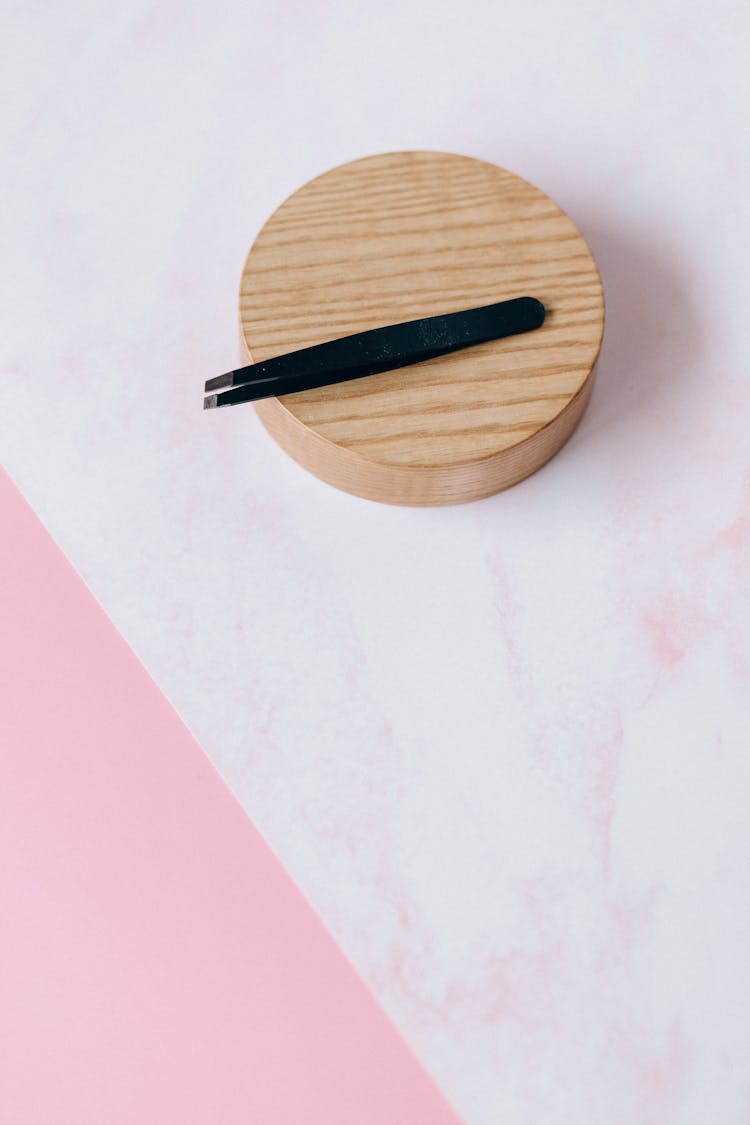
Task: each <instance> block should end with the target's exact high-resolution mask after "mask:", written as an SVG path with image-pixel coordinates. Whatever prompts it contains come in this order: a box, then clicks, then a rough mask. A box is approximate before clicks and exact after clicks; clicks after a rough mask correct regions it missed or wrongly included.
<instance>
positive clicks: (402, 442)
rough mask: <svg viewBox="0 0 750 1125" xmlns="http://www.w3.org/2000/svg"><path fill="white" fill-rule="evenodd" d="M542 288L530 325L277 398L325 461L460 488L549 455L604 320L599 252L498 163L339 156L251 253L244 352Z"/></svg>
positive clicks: (288, 346)
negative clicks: (341, 160) (539, 318)
mask: <svg viewBox="0 0 750 1125" xmlns="http://www.w3.org/2000/svg"><path fill="white" fill-rule="evenodd" d="M522 296H532V297H537V298H538V299H539V300H540V301H542V302H543V303H544V305H545V307H546V310H547V316H546V320H545V322H544V325H543V326H542V327H541V328H540V329H537V330H536V331H534V332H531V333H527V334H524V335H520V336H513V337H508V338H505V339H501V340H496V341H493V342H491V343H487V344H481V345H478V346H476V347H473V348H469V349H467V350H466V351H459V352H454V353H453V354H451V355H447V356H442V357H439V358H437V359H432V360H429V361H427V362H424V363H420V364H416V365H414V366H411V367H405V368H401V369H399V370H395V371H388V372H384V373H381V374H378V375H371V376H367V377H366V378H364V379H354V380H350V381H348V382H346V383H339V384H337V385H335V386H331V387H322V388H319V389H317V390H310V391H301V392H298V393H296V394H289V395H284V396H283V397H281V398H271V399H264V400H261V401H260V402H258V403H256V410H257V412H258V414H259V415H260V418H261V419H262V421H263V423H264V425H265V426H266V428H267V429H268V430H269V432H270V433H271V435H272V436H273V437H274V438H275V439H276V441H277V442H278V443H279V444H280V445H281V446H282V447H283V448H284V449H285V450H286V451H287V453H289V454H290V455H291V456H292V457H293V458H294V459H295V460H296V461H298V462H299V463H300V464H301V465H303V466H304V467H305V468H307V469H309V470H310V471H311V472H312V473H315V474H316V476H318V477H321V478H322V479H323V480H326V481H328V482H329V483H330V484H333V485H336V486H337V487H338V488H341V489H344V490H345V491H347V492H352V493H354V494H355V495H358V496H364V497H367V498H368V499H372V500H380V501H385V502H387V503H391V504H414V505H423V504H451V503H458V502H461V501H465V500H474V499H477V498H479V497H481V496H489V495H490V494H492V493H494V492H497V491H499V490H500V489H502V488H506V487H508V486H509V485H511V484H515V483H516V482H517V481H519V480H521V479H523V478H524V477H526V476H528V475H529V474H530V473H532V472H534V470H535V469H538V468H539V467H540V465H542V464H544V462H545V461H547V460H549V458H550V457H552V456H553V454H554V453H556V452H557V451H558V449H560V447H561V446H562V445H563V444H564V443H565V441H566V440H567V439H568V437H569V436H570V434H571V433H572V432H573V430H574V428H575V426H576V424H577V422H578V421H579V419H580V417H581V415H582V414H583V411H584V409H585V407H586V403H587V401H588V397H589V394H590V392H591V386H592V382H593V372H594V366H595V364H596V360H597V356H598V354H599V348H600V345H601V339H602V332H603V327H604V299H603V293H602V286H601V281H600V279H599V274H598V271H597V268H596V264H595V262H594V259H593V257H592V255H591V251H590V250H589V248H588V246H587V245H586V242H585V240H584V238H583V236H582V235H581V234H580V232H579V231H578V229H577V228H576V227H575V225H574V224H573V223H572V222H571V220H570V219H569V218H568V216H567V215H566V214H565V212H564V211H562V210H561V209H560V208H559V207H558V206H557V204H556V203H554V202H553V201H552V200H551V199H550V198H549V197H548V196H546V195H544V193H543V192H541V191H539V190H538V188H535V187H533V186H532V185H531V184H529V183H527V182H526V181H525V180H522V179H520V178H519V177H518V176H515V175H514V174H513V173H511V172H507V171H505V170H504V169H503V168H499V167H497V166H495V165H493V164H487V163H485V162H484V161H481V160H475V159H472V158H470V157H466V156H456V155H452V154H449V153H441V152H395V153H384V154H381V155H378V156H369V157H365V158H364V159H361V160H355V161H353V162H352V163H350V164H343V165H341V166H340V167H337V168H333V169H332V170H331V171H330V172H326V173H324V174H323V175H322V176H318V177H317V178H316V179H314V180H311V181H310V182H309V183H307V184H305V185H304V187H301V188H300V189H299V190H298V191H296V192H295V193H294V194H293V195H291V196H290V197H289V198H288V199H287V200H285V202H284V203H282V204H281V206H280V207H279V208H278V209H277V210H276V211H275V212H274V214H273V215H272V216H271V217H270V219H269V220H268V222H267V223H266V224H265V226H264V227H263V229H262V230H261V232H260V234H259V235H258V237H257V238H256V240H255V243H254V244H253V247H252V249H251V250H250V253H249V254H248V256H247V260H246V262H245V267H244V270H243V273H242V284H241V290H240V340H241V349H242V355H243V362H258V361H261V360H265V359H269V358H271V357H272V356H275V355H279V354H281V353H283V352H287V351H293V350H296V349H298V348H304V347H307V346H309V345H311V344H318V343H322V342H323V341H325V340H330V339H333V338H335V337H338V336H346V335H349V334H350V333H354V332H360V331H363V330H364V329H368V328H377V327H379V326H381V325H386V324H395V323H397V322H399V321H405V320H414V319H416V318H418V317H424V316H434V315H436V314H439V313H449V312H455V311H456V310H458V309H466V308H471V307H474V306H478V305H485V304H492V303H493V302H496V301H502V300H505V299H508V298H511V297H522Z"/></svg>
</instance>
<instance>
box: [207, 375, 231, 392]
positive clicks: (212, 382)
mask: <svg viewBox="0 0 750 1125" xmlns="http://www.w3.org/2000/svg"><path fill="white" fill-rule="evenodd" d="M233 382H234V371H227V372H226V373H225V374H224V375H214V377H213V379H207V380H206V387H205V389H206V393H208V391H220V390H221V388H222V387H231V385H232V383H233Z"/></svg>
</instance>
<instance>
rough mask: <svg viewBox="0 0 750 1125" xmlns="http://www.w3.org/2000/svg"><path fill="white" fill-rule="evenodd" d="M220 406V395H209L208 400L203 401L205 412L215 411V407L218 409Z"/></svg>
mask: <svg viewBox="0 0 750 1125" xmlns="http://www.w3.org/2000/svg"><path fill="white" fill-rule="evenodd" d="M218 405H219V396H218V395H209V396H208V397H207V398H204V400H203V409H204V410H213V409H214V407H216V406H218Z"/></svg>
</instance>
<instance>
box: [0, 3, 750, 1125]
mask: <svg viewBox="0 0 750 1125" xmlns="http://www.w3.org/2000/svg"><path fill="white" fill-rule="evenodd" d="M747 13H748V9H747V7H746V6H745V5H744V4H740V3H739V2H737V3H727V2H719V3H715V4H712V5H710V6H706V5H704V4H699V3H697V2H695V0H686V2H682V3H678V2H673V3H664V2H656V3H654V4H642V3H632V2H630V3H627V4H626V3H624V2H623V0H613V3H611V4H609V5H607V6H604V5H600V4H599V3H593V2H592V0H585V2H583V3H576V4H572V3H568V4H556V3H553V2H552V0H541V2H536V3H525V4H523V5H511V4H506V5H501V4H497V3H481V2H478V0H468V2H464V3H462V4H460V5H459V4H451V3H447V2H445V0H434V2H433V3H432V4H430V5H429V6H425V5H423V4H422V3H421V2H420V3H417V2H416V0H408V2H404V0H402V2H401V3H398V4H396V3H382V4H380V5H369V6H366V5H364V4H355V3H349V4H333V3H318V2H315V0H312V2H307V3H303V2H301V0H296V2H286V3H280V4H275V5H271V4H265V5H261V4H258V3H249V4H247V3H246V4H240V3H238V2H233V3H228V4H222V3H215V4H204V5H195V4H166V3H165V4H163V5H161V6H156V5H153V4H150V3H145V2H144V0H131V2H129V3H127V4H125V5H103V4H101V3H93V2H89V3H84V2H83V0H72V2H70V3H68V4H65V5H58V6H54V5H52V4H36V5H34V4H24V5H21V4H13V3H10V4H8V3H6V4H4V5H3V23H4V31H3V55H4V63H3V68H2V76H1V77H0V82H2V87H3V91H2V101H1V102H0V106H1V108H0V129H1V131H2V132H1V136H2V140H1V144H2V149H1V151H2V157H3V169H4V175H3V185H4V191H3V196H4V202H3V207H2V209H0V237H1V238H2V270H1V271H0V285H1V286H2V292H1V294H0V297H1V301H2V319H3V330H2V334H1V336H0V355H1V356H2V380H3V383H2V389H3V394H2V403H3V405H2V412H1V414H0V458H1V459H2V461H3V462H4V464H5V465H6V467H7V468H8V469H9V471H10V472H11V475H12V476H13V477H14V478H15V480H16V482H17V483H18V484H19V485H20V487H21V488H22V490H23V491H24V493H25V494H26V496H27V498H28V499H29V500H30V501H31V503H32V504H33V506H34V507H35V508H36V510H37V511H38V513H39V514H40V516H41V517H42V519H43V520H44V522H45V523H46V525H47V527H48V528H49V529H50V531H51V532H52V533H53V535H54V536H55V537H56V538H57V540H58V542H59V543H60V545H61V546H62V547H63V548H64V550H65V551H66V552H67V553H68V555H69V556H70V558H71V559H72V561H73V562H74V563H75V565H76V566H77V568H78V569H79V571H80V572H81V573H82V574H83V576H84V577H85V579H86V580H87V581H88V583H89V584H90V586H91V588H92V589H93V591H94V592H95V594H96V595H97V596H98V598H99V599H100V601H101V602H102V603H103V605H104V606H105V608H106V609H107V611H108V613H109V614H110V616H111V617H112V619H113V620H114V622H115V623H116V625H117V626H118V627H119V628H120V629H121V630H122V632H123V634H124V635H125V637H126V638H127V640H128V641H129V642H130V643H131V644H132V645H133V647H134V648H135V650H136V652H137V653H138V654H139V655H140V656H141V658H142V659H143V661H144V662H145V664H146V665H147V667H148V668H149V669H150V671H151V672H152V673H153V675H154V676H155V678H156V680H157V682H158V683H159V684H160V686H161V687H162V688H163V690H164V691H165V692H166V694H167V695H168V697H169V698H170V699H171V700H172V702H173V703H174V705H175V707H176V708H177V710H178V711H179V713H180V715H181V716H182V717H183V718H184V720H185V721H186V722H187V724H188V725H189V726H190V728H191V729H192V730H193V731H194V733H195V734H196V735H197V737H198V738H199V740H200V741H201V743H202V745H203V746H204V747H205V749H206V752H207V753H208V754H209V755H210V757H211V759H212V760H213V761H214V762H215V763H216V765H217V767H218V768H219V770H220V771H221V772H222V774H223V776H224V777H225V778H226V780H227V782H228V783H229V785H230V786H231V787H232V789H233V790H234V791H235V793H236V794H237V795H238V797H239V799H240V800H241V801H242V803H243V805H244V807H245V808H246V809H247V811H248V813H249V814H250V816H251V817H252V818H253V819H254V821H255V822H256V824H257V825H258V826H259V827H260V828H261V830H262V831H263V832H264V834H265V835H266V837H267V838H268V840H269V841H270V842H271V844H272V846H273V847H274V849H275V850H276V852H277V853H278V854H279V856H280V857H281V858H282V860H283V862H284V863H285V864H286V865H287V867H288V869H289V870H290V871H291V873H292V874H293V876H294V878H295V879H296V880H297V882H298V884H299V886H300V887H301V888H302V890H303V891H304V893H305V894H306V895H307V896H308V897H309V898H310V900H311V901H312V902H313V904H314V905H315V907H316V908H317V909H318V910H319V912H320V914H321V915H322V917H323V919H324V920H325V922H326V923H327V925H328V926H329V927H330V929H331V930H332V932H333V933H334V934H335V936H336V937H337V938H338V940H339V941H340V943H341V944H342V946H343V947H344V949H345V950H346V951H347V953H348V954H349V955H350V957H351V958H352V960H353V961H354V963H355V964H356V965H357V967H358V968H359V970H360V971H361V973H362V974H363V975H364V977H365V978H366V979H367V980H368V981H369V982H370V984H371V986H372V988H373V989H374V991H375V992H376V993H377V995H378V996H379V997H380V999H381V1000H382V1002H383V1004H384V1005H385V1006H386V1008H387V1010H388V1011H389V1012H390V1013H391V1014H392V1016H393V1018H394V1020H395V1021H396V1022H397V1024H398V1026H399V1027H400V1028H401V1029H402V1031H403V1032H404V1034H405V1035H406V1036H407V1038H408V1039H409V1041H410V1042H411V1043H412V1044H413V1046H414V1048H415V1049H416V1051H417V1052H418V1054H419V1056H420V1057H421V1058H422V1059H423V1060H424V1062H425V1063H426V1064H427V1066H428V1067H429V1068H430V1070H431V1071H432V1073H433V1074H434V1075H435V1077H436V1078H437V1080H438V1081H439V1083H440V1084H441V1085H442V1087H443V1089H444V1090H445V1091H446V1093H447V1094H448V1096H449V1097H450V1098H451V1099H452V1101H453V1102H454V1104H455V1106H456V1107H457V1109H458V1111H459V1112H460V1113H461V1115H462V1116H463V1117H464V1119H465V1120H466V1121H467V1122H468V1123H469V1125H494V1123H498V1125H500V1123H502V1125H563V1123H564V1125H579V1123H580V1125H601V1123H602V1122H606V1123H607V1125H634V1123H638V1125H652V1123H654V1125H672V1123H679V1125H706V1122H717V1123H718V1122H721V1123H722V1125H744V1123H746V1122H747V1121H748V1120H750V955H749V954H748V949H750V874H749V873H748V852H749V849H750V818H749V817H748V805H749V801H750V712H749V710H748V695H749V694H750V693H749V692H748V687H749V685H750V610H749V608H748V588H749V583H750V438H749V436H748V434H749V432H750V371H749V364H748V352H749V347H748V338H749V334H748V329H747V323H748V308H749V307H750V302H749V301H748V283H747V256H748V235H750V230H749V226H750V224H748V218H747V215H748V208H747V199H748V189H749V188H750V176H749V171H750V168H749V164H750V159H749V156H748V145H747V116H746V109H747V106H748V105H749V104H750V90H749V89H748V82H747V79H746V77H745V74H744V72H745V63H746V53H747V52H746V44H747V41H748V32H749V31H750V20H749V19H748V14H747ZM415 147H422V148H442V149H448V150H454V151H458V152H465V153H469V154H471V155H476V156H480V157H482V158H485V159H488V160H494V161H496V162H498V163H501V164H504V165H506V166H508V167H510V168H512V169H513V170H515V171H517V172H519V173H520V174H522V175H524V176H526V177H527V178H529V179H531V180H532V181H533V182H535V183H537V184H538V185H539V186H540V187H542V188H543V189H544V190H545V191H547V192H548V193H549V194H551V195H552V196H553V197H555V198H556V199H557V200H558V201H559V202H560V203H561V204H562V205H563V206H564V207H565V208H566V209H567V210H568V211H569V212H570V214H571V215H572V216H573V218H574V219H575V220H576V222H577V223H578V224H579V225H580V227H581V228H582V230H583V231H584V233H585V234H586V235H587V237H588V238H589V241H590V243H591V246H592V248H593V250H594V253H595V255H596V256H597V258H598V260H599V262H600V266H601V270H602V274H603V279H604V284H605V290H606V297H607V330H606V339H605V347H604V351H603V355H602V360H601V365H600V380H599V383H598V386H597V389H596V392H595V395H594V399H593V402H592V405H591V408H590V411H589V413H588V414H587V416H586V418H585V419H584V422H583V424H582V426H581V428H580V429H579V431H578V432H577V434H576V435H575V437H574V439H573V440H572V441H571V443H570V444H569V445H568V446H567V447H566V449H565V450H564V451H563V452H562V453H561V454H560V455H559V456H558V457H557V458H556V459H555V460H554V461H553V462H552V463H551V464H550V465H549V466H548V467H547V468H545V469H544V470H543V471H542V472H540V473H539V474H537V475H536V476H535V477H534V478H532V479H531V480H529V481H527V482H525V483H524V484H522V485H519V486H518V487H516V488H515V489H512V490H511V491H509V492H507V493H505V494H502V495H499V496H497V497H494V498H492V499H490V500H486V501H482V502H479V503H476V504H472V505H468V506H466V507H461V508H446V509H442V510H421V511H420V510H417V511H413V510H399V509H390V508H386V507H379V506H377V505H374V504H370V503H367V502H365V501H359V500H356V499H354V498H352V497H348V496H345V495H341V494H338V493H337V492H335V491H334V490H332V489H330V488H328V487H326V486H325V485H322V484H320V483H318V482H317V481H316V480H314V479H313V478H312V477H309V476H307V475H306V474H305V473H303V472H302V471H301V470H300V469H298V468H297V467H296V466H295V465H293V464H292V463H291V462H289V461H288V460H287V459H286V458H285V457H284V456H283V455H282V454H281V453H280V452H279V451H278V450H277V448H276V447H275V446H274V445H273V444H272V443H271V441H270V439H268V438H267V436H266V435H265V433H264V431H263V430H262V429H261V427H260V425H259V423H258V422H257V421H256V419H255V416H254V414H253V412H252V410H251V409H250V408H239V409H236V410H233V411H220V412H217V413H216V414H213V415H204V414H203V413H202V411H201V410H200V402H201V395H200V389H201V384H202V381H203V379H204V378H205V377H206V376H207V375H210V374H213V373H216V372H218V371H221V370H224V369H226V368H227V367H229V366H231V365H232V363H233V362H234V360H235V357H236V327H235V324H236V320H235V300H236V286H237V281H238V277H239V271H240V268H241V264H242V260H243V257H244V254H245V251H246V249H247V247H248V245H249V243H250V241H251V240H252V238H253V237H254V235H255V233H256V231H257V230H258V228H259V227H260V225H261V224H262V222H263V221H264V219H265V218H266V216H267V215H268V213H269V212H270V210H271V209H272V208H273V207H274V206H275V205H276V204H277V203H278V202H279V201H280V200H281V199H282V198H283V197H284V196H285V195H286V194H288V192H289V191H291V190H292V189H294V188H295V187H297V186H298V185H299V184H301V183H302V182H303V181H304V180H306V179H307V178H309V177H310V176H312V175H315V174H317V173H318V172H321V171H323V170H325V169H326V168H327V167H329V166H331V165H332V164H335V163H338V162H341V161H344V160H348V159H351V158H353V157H356V156H359V155H363V154H365V153H369V152H375V151H383V150H388V149H400V148H415ZM264 1125H265V1123H264Z"/></svg>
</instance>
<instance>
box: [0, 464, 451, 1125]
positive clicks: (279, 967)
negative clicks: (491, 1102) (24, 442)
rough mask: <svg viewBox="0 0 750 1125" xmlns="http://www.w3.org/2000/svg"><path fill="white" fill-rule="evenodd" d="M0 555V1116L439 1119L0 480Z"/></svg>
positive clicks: (337, 960) (161, 701) (348, 977)
mask: <svg viewBox="0 0 750 1125" xmlns="http://www.w3.org/2000/svg"><path fill="white" fill-rule="evenodd" d="M0 539H1V542H0V684H1V688H0V692H1V694H0V700H1V702H0V748H1V751H0V771H1V772H0V887H1V889H2V902H1V904H0V1035H1V1039H0V1122H3V1123H5V1122H7V1123H8V1125H11V1123H12V1125H26V1123H28V1125H48V1123H49V1125H57V1123H60V1125H63V1123H64V1125H68V1123H70V1125H73V1123H75V1125H118V1123H120V1122H127V1123H128V1125H149V1123H152V1122H153V1123H157V1122H158V1125H170V1123H174V1125H193V1123H198V1122H200V1123H206V1125H209V1123H210V1125H232V1123H234V1122H237V1123H239V1122H242V1125H277V1123H279V1125H280V1123H286V1122H289V1123H290V1125H291V1123H293V1125H337V1123H339V1122H340V1123H341V1125H419V1123H422V1122H424V1123H428V1122H429V1123H430V1125H439V1123H441V1122H451V1123H455V1122H456V1121H457V1118H456V1116H455V1114H454V1113H453V1112H452V1110H451V1109H450V1108H449V1107H448V1106H447V1104H446V1103H445V1101H444V1100H443V1099H442V1097H441V1095H440V1094H439V1092H438V1091H437V1090H436V1088H435V1087H434V1086H433V1084H432V1083H431V1081H430V1080H429V1078H428V1077H427V1075H426V1074H425V1073H424V1071H423V1070H422V1069H421V1067H420V1065H419V1064H418V1063H417V1061H416V1060H415V1058H414V1057H413V1055H412V1054H411V1053H410V1051H409V1049H408V1048H407V1046H406V1045H405V1044H404V1042H403V1041H402V1040H401V1039H400V1038H399V1036H398V1034H397V1032H396V1031H395V1029H394V1028H393V1026H392V1025H391V1024H390V1023H389V1021H388V1020H387V1018H386V1017H385V1015H384V1013H383V1012H382V1010H381V1009H380V1008H379V1007H378V1005H377V1003H376V1002H375V1001H374V999H373V998H372V996H371V995H370V993H369V992H368V991H367V989H366V988H365V986H364V985H363V983H362V982H361V980H360V979H359V978H358V977H357V975H356V974H355V973H354V971H353V969H352V968H351V966H350V965H349V963H348V962H347V961H346V959H345V958H344V956H343V955H342V954H341V952H340V951H339V950H338V949H337V947H336V946H335V944H334V942H333V941H332V939H331V938H330V937H329V935H328V934H327V933H326V931H325V930H324V929H323V927H322V925H321V924H320V922H319V921H318V919H317V918H316V917H315V915H314V914H313V913H312V911H311V909H310V908H309V907H308V906H307V904H306V903H305V901H304V900H303V899H302V897H301V895H300V894H299V892H298V891H297V889H296V888H295V886H294V885H293V884H292V882H291V880H290V879H289V878H288V876H287V875H286V874H285V873H284V871H283V869H282V868H281V866H280V865H279V863H278V862H277V860H276V859H275V858H274V857H273V855H272V854H271V852H270V851H269V849H268V848H267V846H266V845H265V843H264V842H263V840H262V839H261V838H260V836H259V835H258V833H257V832H256V830H255V829H254V828H253V826H252V824H251V823H250V821H249V820H248V819H247V817H246V816H245V814H244V813H243V812H242V810H241V808H240V806H239V805H238V804H237V803H236V801H235V800H234V798H233V797H232V796H231V795H230V793H229V791H228V790H227V789H226V787H225V786H224V784H223V782H222V781H221V780H220V778H219V777H218V775H217V774H216V773H215V771H214V769H213V768H212V766H211V765H210V764H209V762H208V760H207V759H206V758H205V756H204V754H203V753H202V751H201V749H200V747H199V746H198V745H197V744H196V742H195V741H194V739H193V738H192V737H191V736H190V734H189V733H188V731H187V730H186V729H185V727H184V726H183V725H182V723H181V722H180V720H179V719H178V717H177V716H176V715H175V713H174V712H173V711H172V709H171V707H170V706H169V704H168V702H167V701H166V699H165V698H164V697H163V696H162V694H161V693H160V692H159V690H158V689H157V687H156V686H155V684H154V683H153V682H152V680H151V679H150V678H149V676H148V675H147V673H146V672H145V671H144V669H143V668H142V667H141V665H140V664H139V662H138V660H137V659H136V657H135V656H134V655H133V653H132V652H131V651H130V650H129V648H128V646H127V645H126V643H125V642H124V640H123V639H122V638H121V637H120V636H119V634H118V633H117V631H116V629H115V628H114V626H113V625H112V624H111V622H110V621H109V620H108V619H107V617H106V616H105V614H104V613H103V611H102V610H101V608H100V607H99V606H98V604H97V603H96V602H95V600H94V598H93V597H92V596H91V594H90V593H89V592H88V591H87V590H86V588H85V586H84V584H83V583H82V581H81V580H80V578H78V576H77V575H76V574H75V572H74V571H73V570H72V568H71V566H70V565H69V563H68V562H67V561H66V560H65V558H64V557H63V555H62V554H61V553H60V551H59V550H58V549H57V548H56V547H55V545H54V543H53V542H52V540H51V539H50V538H49V536H48V535H47V534H46V532H45V531H44V529H43V528H42V526H41V525H40V524H39V522H38V521H37V519H36V518H35V516H34V515H33V514H32V512H31V511H30V509H29V508H28V506H27V505H26V503H25V502H24V501H23V499H22V498H21V496H20V495H19V493H18V492H17V491H16V489H15V488H14V486H13V485H12V484H11V482H10V480H9V478H8V477H7V475H4V474H3V473H2V471H0ZM216 705H217V706H218V707H220V706H221V705H222V703H221V699H220V698H217V700H216ZM301 749H302V748H301Z"/></svg>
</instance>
